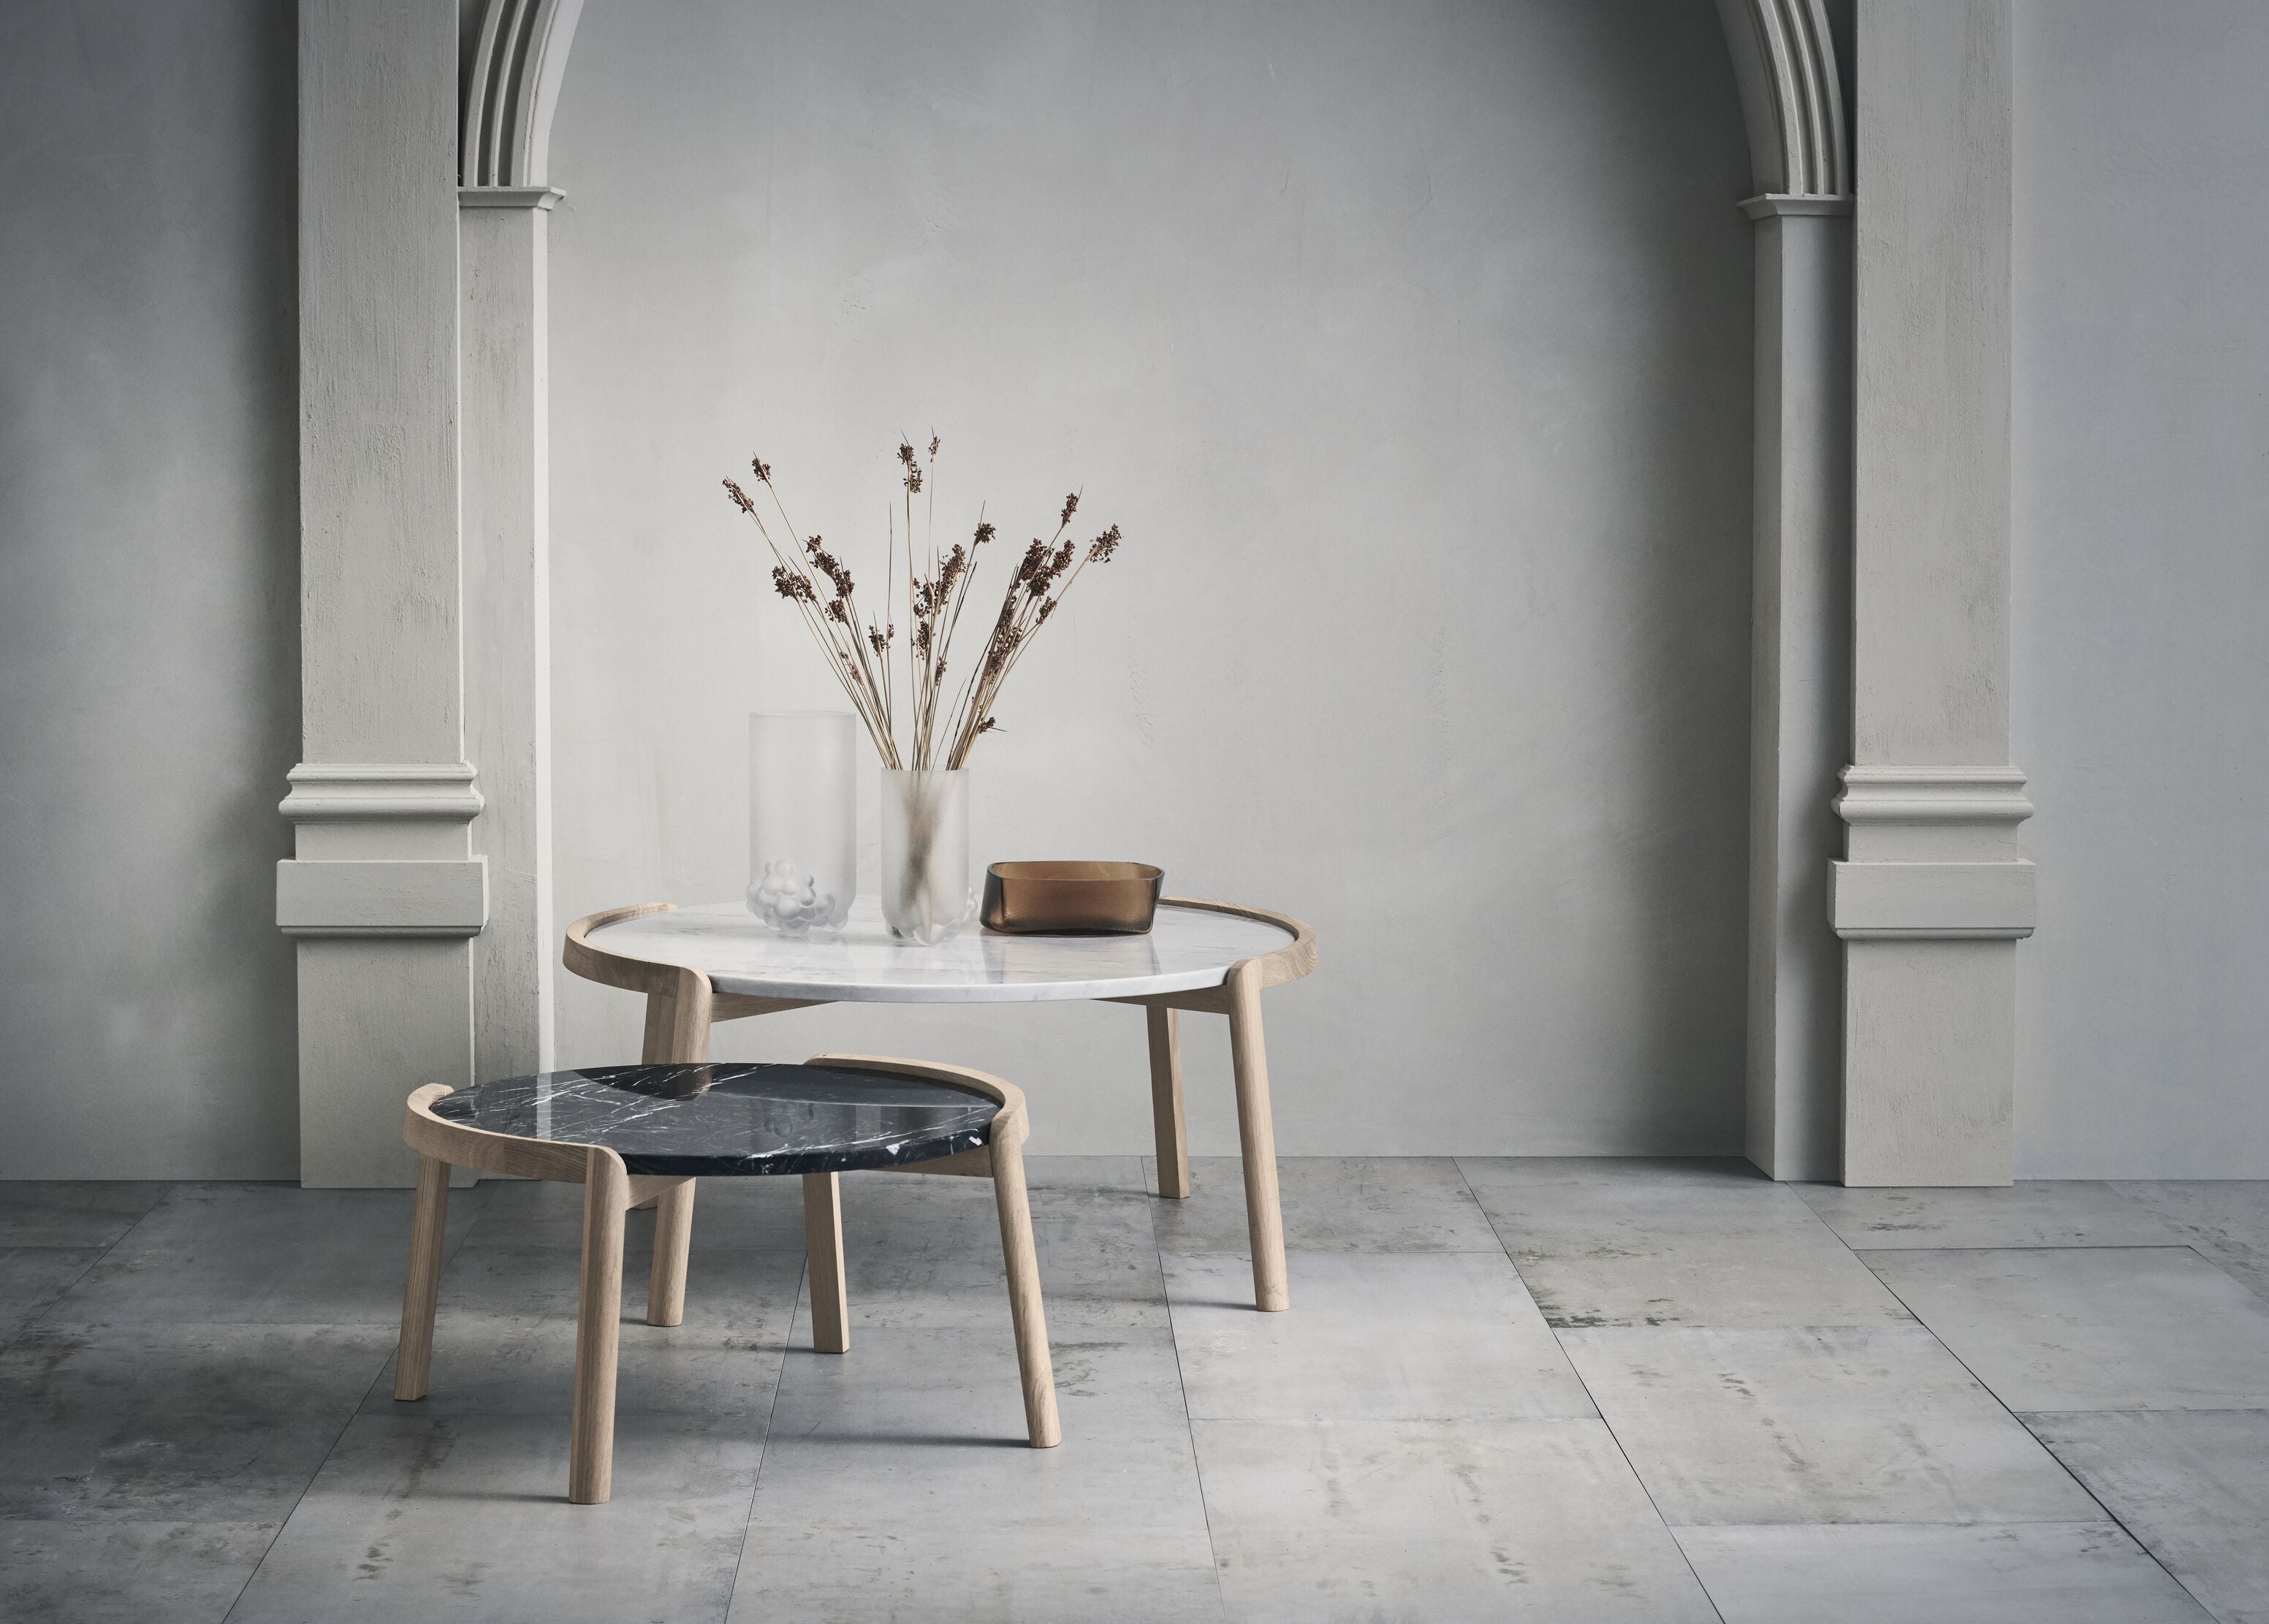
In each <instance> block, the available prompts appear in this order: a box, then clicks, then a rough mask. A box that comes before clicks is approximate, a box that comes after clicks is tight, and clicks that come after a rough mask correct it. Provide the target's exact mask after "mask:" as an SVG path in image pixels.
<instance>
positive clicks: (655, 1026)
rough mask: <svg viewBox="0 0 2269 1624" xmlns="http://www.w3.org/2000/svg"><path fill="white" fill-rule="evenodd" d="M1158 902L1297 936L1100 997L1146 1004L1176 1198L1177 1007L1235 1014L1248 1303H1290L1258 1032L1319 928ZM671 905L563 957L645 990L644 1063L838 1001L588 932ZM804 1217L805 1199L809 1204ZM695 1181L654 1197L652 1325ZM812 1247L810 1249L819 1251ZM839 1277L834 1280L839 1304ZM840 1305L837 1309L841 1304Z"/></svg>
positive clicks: (590, 972) (679, 1282)
mask: <svg viewBox="0 0 2269 1624" xmlns="http://www.w3.org/2000/svg"><path fill="white" fill-rule="evenodd" d="M1159 905H1160V906H1161V907H1174V908H1200V909H1203V910H1206V911H1207V912H1213V913H1227V914H1232V915H1234V916H1236V917H1237V918H1238V919H1255V920H1259V921H1260V922H1261V923H1262V924H1266V925H1273V926H1276V927H1277V928H1278V929H1279V930H1282V931H1284V932H1286V933H1287V934H1290V936H1291V938H1292V940H1291V941H1290V942H1288V943H1286V944H1285V945H1284V946H1283V947H1282V948H1279V949H1275V951H1273V952H1269V953H1263V954H1260V955H1258V956H1255V957H1253V958H1248V959H1239V960H1238V962H1237V963H1234V964H1232V965H1231V966H1230V968H1229V971H1228V973H1227V974H1226V975H1225V976H1224V977H1223V979H1222V981H1221V984H1220V985H1217V986H1209V987H1196V988H1193V989H1191V990H1190V991H1188V992H1183V993H1148V994H1144V995H1142V996H1140V997H1133V998H1108V999H1104V1000H1099V1001H1102V1002H1106V1003H1114V1004H1136V1005H1140V1006H1141V1007H1142V1010H1143V1012H1144V1014H1145V1015H1146V1017H1147V1020H1146V1026H1147V1029H1148V1031H1149V1046H1150V1113H1151V1120H1152V1124H1153V1126H1154V1128H1155V1130H1156V1133H1157V1149H1158V1193H1159V1194H1160V1195H1162V1196H1165V1197H1167V1198H1169V1199H1170V1200H1183V1199H1186V1197H1187V1196H1188V1195H1189V1192H1190V1150H1189V1135H1188V1130H1187V1127H1186V1124H1185V1121H1184V1118H1183V1112H1182V1052H1181V1014H1182V1012H1183V1011H1185V1010H1190V1011H1194V1012H1197V1013H1199V1014H1203V1015H1226V1016H1228V1017H1229V1052H1230V1061H1231V1067H1232V1069H1233V1071H1234V1074H1235V1076H1236V1081H1237V1133H1238V1149H1239V1151H1240V1152H1241V1154H1242V1160H1243V1162H1244V1164H1245V1227H1246V1229H1247V1232H1248V1233H1249V1234H1250V1236H1251V1237H1252V1244H1253V1306H1254V1307H1256V1308H1258V1309H1260V1310H1262V1311H1264V1312H1268V1313H1275V1312H1279V1311H1282V1310H1284V1309H1288V1308H1290V1307H1291V1305H1292V1296H1291V1292H1290V1288H1289V1287H1288V1285H1287V1283H1286V1280H1285V1273H1284V1222H1283V1216H1282V1211H1281V1208H1280V1206H1279V1201H1278V1197H1277V1191H1276V1133H1275V1123H1274V1120H1273V1119H1272V1117H1271V1115H1270V1111H1269V1102H1268V1050H1267V1048H1266V1045H1265V1044H1264V1041H1263V1038H1262V1035H1261V1025H1260V994H1261V993H1263V992H1264V991H1265V990H1267V989H1268V988H1269V987H1273V986H1282V985H1284V983H1286V982H1288V981H1297V980H1298V979H1299V978H1301V977H1303V976H1304V975H1307V974H1309V973H1310V972H1311V971H1313V970H1314V969H1315V968H1316V934H1315V932H1313V931H1312V930H1310V929H1309V928H1308V927H1307V926H1305V925H1304V924H1303V923H1302V922H1301V921H1299V920H1298V919H1294V918H1292V917H1291V916H1290V914H1284V913H1272V912H1268V911H1267V910H1265V909H1260V908H1245V907H1240V906H1238V904H1234V903H1224V902H1203V901H1200V900H1198V899H1196V898H1194V897H1166V898H1164V899H1163V900H1162V901H1161V903H1160V904H1159ZM675 908H676V904H674V903H666V902H661V903H645V904H639V905H638V906H635V907H629V908H612V909H609V910H608V911H607V912H603V913H594V914H588V915H587V916H585V917H584V918H582V919H578V920H576V921H575V922H574V923H573V925H571V926H568V927H567V942H566V949H565V952H564V954H563V955H562V962H563V963H565V965H566V967H567V968H568V969H569V970H570V971H573V972H574V973H575V974H576V975H579V976H580V977H582V978H584V979H585V980H587V981H596V982H598V983H600V984H601V985H606V986H613V987H620V988H622V989H623V990H624V991H625V992H631V993H644V994H646V1042H645V1049H644V1058H645V1059H646V1060H647V1062H648V1063H659V1062H668V1061H679V1062H698V1061H703V1060H706V1059H708V1058H709V1029H710V1027H711V1026H712V1025H713V1024H714V1023H716V1022H720V1021H737V1020H741V1019H743V1018H745V1017H747V1016H750V1015H772V1014H776V1013H777V1012H779V1011H780V1010H784V1009H808V1008H812V1007H813V1006H815V1005H817V1004H824V1003H831V1002H836V1001H839V1000H831V999H816V998H750V997H745V996H743V995H741V994H738V993H719V992H717V991H716V990H715V989H714V988H713V987H712V986H711V985H710V982H709V978H708V977H707V976H706V975H704V974H702V973H701V972H700V971H698V970H693V969H691V968H688V967H687V966H685V965H682V964H667V963H660V962H658V961H655V960H652V959H640V958H632V957H630V956H627V955H625V954H620V953H614V952H610V951H609V950H607V949H604V948H599V947H595V946H593V945H592V942H591V936H592V934H593V933H594V932H595V931H598V930H601V929H602V928H604V927H605V926H609V925H614V924H617V923H619V922H621V921H622V920H624V919H636V918H638V917H639V915H641V914H647V913H662V912H670V911H672V910H674V909H675ZM807 1216H809V1207H807ZM692 1222H693V1186H692V1183H691V1180H688V1181H687V1182H686V1184H685V1185H684V1186H683V1188H682V1189H679V1190H673V1191H671V1192H666V1193H664V1194H663V1195H662V1196H661V1199H660V1200H659V1202H658V1203H657V1206H656V1216H655V1223H654V1273H653V1277H652V1280H651V1281H650V1282H649V1284H648V1289H647V1323H649V1324H651V1325H676V1324H677V1323H678V1320H679V1318H680V1317H682V1316H683V1314H684V1307H685V1259H686V1254H687V1248H688V1245H689V1244H690V1242H691V1236H692ZM816 1255H817V1254H815V1256H816ZM812 1279H813V1293H812V1300H813V1304H814V1308H813V1316H814V1319H815V1322H817V1320H818V1318H819V1314H820V1310H819V1309H818V1306H817V1304H818V1301H819V1292H818V1286H819V1274H818V1272H817V1265H816V1264H815V1266H814V1273H813V1277H812ZM841 1290H842V1282H841V1280H840V1278H838V1279H837V1281H836V1282H835V1296H836V1298H837V1301H838V1303H839V1302H840V1296H841ZM837 1311H838V1312H840V1310H839V1309H838V1310H837Z"/></svg>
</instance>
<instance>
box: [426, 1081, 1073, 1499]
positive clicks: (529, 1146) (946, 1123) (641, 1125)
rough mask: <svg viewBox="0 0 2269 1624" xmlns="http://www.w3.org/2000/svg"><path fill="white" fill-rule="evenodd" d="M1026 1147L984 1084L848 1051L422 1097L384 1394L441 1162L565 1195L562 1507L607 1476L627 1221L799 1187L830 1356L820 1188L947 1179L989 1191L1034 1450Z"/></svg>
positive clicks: (827, 1207) (830, 1267)
mask: <svg viewBox="0 0 2269 1624" xmlns="http://www.w3.org/2000/svg"><path fill="white" fill-rule="evenodd" d="M1027 1133H1028V1128H1027V1121H1026V1117H1025V1111H1024V1096H1023V1095H1022V1094H1021V1093H1019V1092H1018V1091H1017V1090H1016V1089H1015V1088H1014V1087H1012V1086H1010V1085H1009V1084H1008V1083H1006V1082H1003V1081H1001V1080H1000V1079H999V1078H997V1077H990V1076H987V1075H986V1074H984V1073H982V1072H973V1071H968V1070H965V1069H964V1068H962V1067H954V1066H937V1065H931V1064H928V1063H925V1062H922V1061H918V1060H891V1059H876V1058H874V1057H870V1056H865V1055H821V1056H819V1057H817V1059H814V1060H812V1061H811V1062H810V1063H809V1065H804V1066H728V1065H710V1064H706V1063H703V1064H688V1065H655V1066H606V1067H593V1068H591V1069H589V1070H586V1071H569V1072H546V1073H543V1074H541V1075H538V1076H533V1077H508V1078H506V1079H504V1080H502V1081H497V1082H486V1083H483V1084H481V1085H479V1086H478V1087H477V1088H471V1089H462V1090H461V1091H458V1092H455V1093H453V1092H451V1091H450V1090H449V1089H447V1088H444V1087H442V1086H440V1085H439V1084H436V1085H434V1086H432V1087H431V1088H425V1089H419V1090H418V1092H417V1093H415V1094H413V1095H411V1096H410V1104H409V1109H408V1111H407V1113H406V1115H405V1116H404V1118H403V1130H402V1136H403V1140H405V1141H406V1142H407V1143H408V1144H409V1146H410V1148H411V1149H413V1150H415V1151H417V1152H418V1200H417V1211H416V1218H415V1222H414V1223H413V1226H412V1229H411V1234H410V1278H409V1284H408V1287H407V1288H406V1289H405V1291H404V1292H403V1303H402V1349H401V1355H400V1357H399V1359H398V1360H397V1361H396V1363H395V1379H394V1396H395V1398H396V1399H400V1400H403V1401H404V1402H408V1401H411V1400H415V1399H422V1398H424V1397H425V1387H426V1381H427V1377H428V1374H429V1372H430V1369H431V1367H432V1350H433V1320H434V1310H435V1307H436V1304H437V1303H438V1300H439V1296H440V1272H441V1236H442V1230H443V1228H444V1227H445V1224H446V1222H447V1216H448V1203H449V1170H450V1168H451V1167H453V1166H455V1167H472V1168H478V1169H480V1170H483V1171H484V1172H491V1173H507V1174H518V1175H521V1176H523V1177H533V1178H548V1179H552V1180H556V1181H558V1182H561V1183H566V1184H580V1185H582V1186H583V1190H584V1193H583V1271H582V1281H581V1290H580V1303H579V1306H578V1310H577V1320H576V1325H577V1329H576V1340H575V1404H574V1428H573V1434H572V1435H571V1439H570V1447H569V1454H568V1470H567V1485H568V1487H567V1498H568V1499H569V1500H570V1501H572V1502H574V1503H576V1504H578V1505H595V1504H600V1503H602V1502H604V1501H605V1500H606V1499H607V1497H608V1494H609V1491H610V1482H611V1479H612V1475H613V1460H614V1415H615V1364H616V1352H617V1340H618V1337H619V1333H620V1319H621V1314H620V1308H619V1305H620V1303H621V1297H622V1273H623V1218H624V1214H625V1213H626V1212H628V1211H629V1210H630V1209H631V1208H632V1207H644V1206H647V1205H649V1204H653V1203H656V1202H659V1201H660V1200H661V1198H662V1197H663V1196H664V1195H666V1194H668V1193H669V1192H671V1191H673V1190H676V1189H678V1188H679V1187H680V1186H682V1185H684V1184H685V1183H686V1182H687V1181H688V1180H690V1179H692V1178H694V1177H705V1178H717V1177H726V1178H732V1177H762V1176H765V1175H772V1174H784V1173H795V1174H800V1175H802V1178H803V1181H804V1185H803V1196H804V1240H805V1251H806V1253H807V1256H808V1258H809V1266H810V1270H811V1302H812V1310H813V1311H812V1341H813V1346H814V1347H815V1348H816V1349H817V1351H819V1352H821V1353H838V1354H839V1353H843V1352H845V1351H846V1350H847V1349H848V1348H849V1347H850V1333H849V1325H848V1312H847V1308H846V1291H845V1286H844V1280H843V1227H842V1205H841V1192H840V1190H839V1185H838V1184H837V1177H838V1175H839V1174H842V1173H846V1172H856V1171H862V1170H898V1171H904V1172H913V1173H944V1174H961V1175H965V1176H972V1177H989V1178H991V1179H992V1180H993V1188H994V1197H995V1200H996V1201H997V1203H998V1205H999V1207H1000V1214H1001V1252H1002V1257H1003V1259H1004V1261H1005V1262H1006V1264H1007V1266H1008V1273H1009V1313H1010V1317H1011V1318H1012V1320H1013V1322H1014V1325H1015V1330H1016V1361H1017V1367H1018V1370H1019V1373H1020V1375H1021V1377H1022V1379H1023V1385H1024V1421H1025V1429H1026V1432H1027V1435H1028V1436H1029V1437H1030V1438H1031V1443H1032V1446H1033V1447H1034V1448H1035V1449H1047V1448H1050V1447H1052V1446H1053V1445H1054V1444H1055V1443H1058V1442H1059V1441H1060V1440H1061V1436H1062V1434H1061V1428H1060V1427H1059V1425H1058V1422H1057V1418H1056V1400H1055V1382H1054V1377H1053V1371H1052V1369H1051V1367H1050V1363H1049V1359H1048V1337H1047V1322H1046V1315H1045V1312H1044V1310H1043V1309H1042V1306H1041V1303H1040V1280H1039V1268H1038V1259H1037V1257H1036V1255H1035V1253H1034V1251H1033V1248H1032V1223H1031V1206H1030V1203H1029V1202H1028V1200H1027V1199H1026V1196H1025V1192H1024V1159H1023V1152H1022V1146H1023V1144H1024V1140H1025V1138H1026V1137H1027ZM657 1244H660V1242H659V1240H658V1241H657ZM683 1309H684V1304H683V1301H682V1299H681V1300H680V1302H679V1303H677V1304H676V1310H677V1314H676V1315H675V1316H672V1317H670V1318H667V1319H666V1320H664V1321H663V1322H662V1323H666V1324H670V1325H675V1324H676V1323H678V1318H679V1317H681V1316H682V1314H683ZM650 1318H651V1316H650Z"/></svg>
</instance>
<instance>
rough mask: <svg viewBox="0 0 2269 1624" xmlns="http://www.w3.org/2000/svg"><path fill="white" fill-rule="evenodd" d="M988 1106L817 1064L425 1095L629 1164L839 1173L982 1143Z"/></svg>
mask: <svg viewBox="0 0 2269 1624" xmlns="http://www.w3.org/2000/svg"><path fill="white" fill-rule="evenodd" d="M1000 1109H1001V1108H1000V1106H999V1104H997V1103H996V1102H994V1101H993V1100H991V1099H988V1098H987V1097H986V1096H984V1095H981V1094H979V1093H977V1092H975V1091H974V1090H973V1089H961V1088H957V1087H955V1086H954V1085H952V1084H951V1083H945V1082H934V1081H929V1080H928V1079H926V1078H919V1077H898V1076H891V1075H889V1074H883V1073H878V1072H861V1071H838V1070H836V1069H834V1068H833V1067H824V1066H755V1065H750V1066H725V1065H699V1066H690V1065H689V1066H595V1067H590V1068H588V1069H587V1070H584V1071H572V1072H544V1073H543V1074H540V1075H537V1076H534V1077H506V1078H504V1079H502V1080H501V1081H496V1082H484V1083H482V1084H480V1085H479V1086H478V1087H477V1088H471V1089H458V1090H457V1091H456V1092H455V1093H454V1094H447V1095H444V1096H441V1097H440V1099H437V1100H435V1101H434V1102H433V1106H432V1110H433V1114H434V1115H435V1116H437V1117H440V1118H442V1119H444V1120H445V1121H449V1122H462V1123H464V1124H465V1125H466V1126H469V1127H477V1128H484V1129H486V1130H487V1131H488V1132H490V1133H509V1134H511V1135H513V1136H514V1138H517V1139H540V1140H554V1141H556V1142H558V1143H561V1144H569V1145H604V1146H605V1147H607V1148H609V1149H610V1150H612V1151H614V1152H616V1153H617V1155H620V1156H621V1157H622V1159H623V1166H624V1168H625V1170H628V1171H630V1172H632V1173H653V1174H663V1175H706V1176H710V1177H718V1176H724V1177H752V1176H756V1175H761V1174H767V1173H847V1172H852V1171H855V1170H858V1169H860V1168H873V1167H900V1166H904V1165H905V1164H906V1163H912V1162H928V1161H932V1160H934V1159H935V1158H936V1157H939V1156H950V1155H955V1154H956V1153H957V1152H960V1151H964V1150H974V1149H976V1148H978V1147H979V1146H980V1145H983V1144H986V1143H987V1142H989V1141H990V1140H991V1138H992V1133H993V1118H994V1113H995V1112H997V1111H999V1110H1000Z"/></svg>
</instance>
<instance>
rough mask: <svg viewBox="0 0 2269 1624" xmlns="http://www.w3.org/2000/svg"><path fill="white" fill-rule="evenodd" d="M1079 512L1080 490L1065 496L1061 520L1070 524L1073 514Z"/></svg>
mask: <svg viewBox="0 0 2269 1624" xmlns="http://www.w3.org/2000/svg"><path fill="white" fill-rule="evenodd" d="M1077 512H1079V492H1078V491H1073V492H1072V493H1071V494H1070V495H1069V496H1068V497H1066V498H1064V505H1063V518H1062V520H1061V522H1062V523H1064V524H1069V523H1070V522H1071V516H1072V515H1073V514H1074V513H1077Z"/></svg>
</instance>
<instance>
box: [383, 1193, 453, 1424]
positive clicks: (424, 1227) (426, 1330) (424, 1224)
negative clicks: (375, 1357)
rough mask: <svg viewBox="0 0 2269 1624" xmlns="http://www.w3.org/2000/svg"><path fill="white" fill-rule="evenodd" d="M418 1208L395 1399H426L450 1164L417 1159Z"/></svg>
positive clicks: (405, 1288) (412, 1223) (404, 1297)
mask: <svg viewBox="0 0 2269 1624" xmlns="http://www.w3.org/2000/svg"><path fill="white" fill-rule="evenodd" d="M417 1202H418V1205H417V1209H416V1211H415V1213H414V1214H412V1216H411V1218H410V1275H409V1279H408V1280H407V1281H406V1282H405V1283H404V1284H403V1288H402V1344H401V1347H400V1349H399V1351H398V1352H397V1353H396V1354H395V1361H394V1396H395V1398H396V1399H403V1400H408V1399H422V1398H424V1397H425V1382H426V1377H427V1375H428V1374H429V1372H431V1370H432V1366H433V1311H434V1310H435V1308H436V1307H437V1306H438V1305H439V1304H440V1298H441V1236H442V1234H443V1233H444V1231H446V1230H447V1228H448V1225H449V1164H448V1163H447V1162H444V1161H441V1160H440V1158H438V1157H435V1156H429V1155H420V1156H419V1157H418V1197H417Z"/></svg>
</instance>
